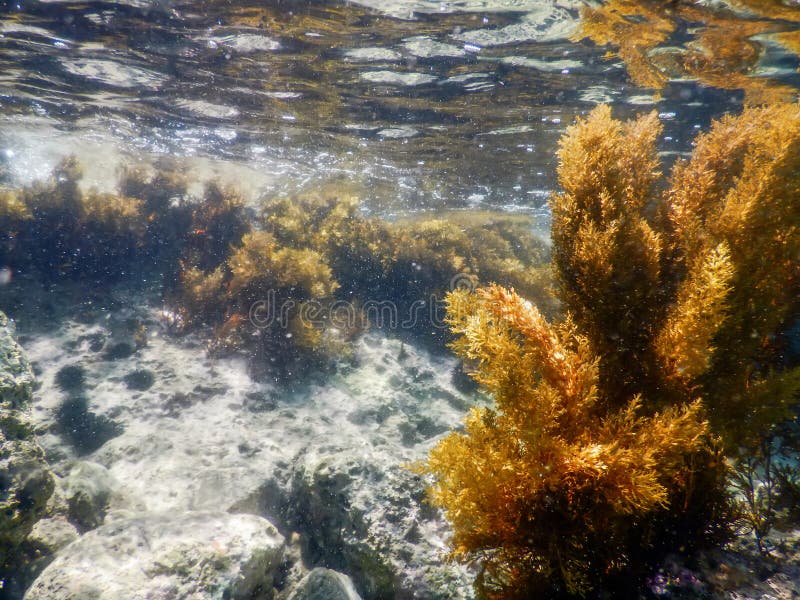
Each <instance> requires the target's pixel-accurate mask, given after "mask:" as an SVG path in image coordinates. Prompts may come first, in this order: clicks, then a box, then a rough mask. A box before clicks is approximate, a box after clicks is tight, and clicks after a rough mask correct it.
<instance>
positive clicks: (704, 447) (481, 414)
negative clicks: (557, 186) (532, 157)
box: [417, 104, 800, 598]
mask: <svg viewBox="0 0 800 600" xmlns="http://www.w3.org/2000/svg"><path fill="white" fill-rule="evenodd" d="M660 130H661V126H660V123H659V121H658V119H657V118H656V116H655V114H650V115H644V116H641V117H639V118H638V119H636V120H633V121H630V122H625V123H623V122H619V121H616V120H615V119H613V118H612V116H611V111H610V109H609V108H608V107H598V108H597V109H595V110H594V111H592V113H591V114H590V115H589V116H588V117H587V118H585V119H582V120H579V122H578V123H577V124H576V125H574V126H572V127H570V128H569V129H568V130H567V132H566V134H565V136H564V138H563V139H562V141H561V146H560V150H559V159H560V162H559V179H560V182H561V185H562V188H563V192H562V193H559V194H554V195H553V196H552V197H551V199H550V205H551V208H552V211H553V226H552V241H553V247H552V254H553V267H554V271H555V276H556V281H557V285H558V296H559V298H560V300H561V301H562V303H563V308H564V314H563V316H561V317H560V318H557V319H549V320H548V319H547V318H546V317H545V316H544V315H543V314H542V312H541V311H540V310H539V309H538V308H537V307H536V306H535V305H534V304H533V303H531V302H530V301H529V300H527V299H524V298H523V297H522V296H521V295H520V294H519V293H517V292H516V291H513V290H508V289H506V288H503V287H500V286H496V285H495V286H489V287H486V288H481V289H479V290H478V291H477V293H470V292H469V291H468V290H457V291H454V292H452V293H451V294H450V295H449V296H448V321H449V324H450V326H451V328H452V329H453V331H454V332H455V333H456V334H457V335H458V338H457V339H456V341H455V342H454V343H453V348H454V350H455V351H456V353H457V354H458V355H460V356H461V357H462V358H463V359H464V360H465V362H466V363H467V364H468V365H471V367H472V375H473V377H474V378H475V380H476V381H477V382H478V383H479V384H481V385H482V386H484V387H485V388H486V389H487V390H488V391H489V392H490V393H491V394H492V395H493V397H494V399H495V405H494V406H493V407H489V408H482V409H473V411H472V412H471V413H470V415H469V416H468V417H467V419H466V422H465V431H464V432H463V433H461V432H452V433H451V434H450V435H448V436H446V437H445V438H444V439H443V440H442V441H441V442H440V443H439V445H438V446H437V447H435V448H434V449H433V450H432V451H431V453H430V456H429V458H428V460H427V461H426V462H425V463H422V464H420V465H417V468H418V470H419V471H421V472H423V473H427V474H429V475H432V476H433V478H434V483H433V485H432V487H431V488H430V498H431V501H432V502H433V504H434V505H436V506H439V507H441V508H443V509H444V510H445V513H446V515H447V517H448V519H449V520H450V522H451V524H452V526H453V542H452V544H453V551H452V556H453V557H454V558H455V559H458V560H461V561H465V562H476V563H477V564H478V565H479V575H478V577H477V579H476V587H477V589H478V591H479V592H480V594H481V595H482V596H483V597H488V598H525V597H532V596H537V597H538V595H542V596H549V597H551V596H564V595H566V596H573V595H577V596H585V595H587V594H589V593H591V592H593V591H596V590H598V589H600V588H602V589H605V590H614V593H619V594H634V593H635V589H634V588H635V585H634V583H633V582H635V581H641V578H642V576H644V575H645V574H646V573H647V572H648V570H650V569H652V568H653V567H654V565H657V564H658V562H659V560H661V558H662V557H663V556H664V554H665V553H666V552H670V551H676V550H677V549H678V548H680V549H681V550H682V551H684V552H687V553H688V552H691V551H693V550H696V549H698V548H701V547H703V546H704V545H706V544H712V543H718V542H720V541H722V540H724V539H726V538H727V536H729V535H730V534H731V531H732V525H733V524H734V522H735V521H736V519H737V516H738V515H739V514H741V510H740V508H738V507H737V506H736V504H735V502H734V500H733V498H732V497H731V495H730V492H729V489H728V485H727V482H728V481H729V478H730V477H731V471H730V469H729V466H728V463H729V461H728V460H727V459H728V458H732V459H733V460H734V461H735V460H736V459H737V457H738V458H739V459H741V458H742V457H743V456H744V457H747V456H756V453H757V445H758V443H759V441H760V440H763V439H764V436H766V435H768V432H769V431H770V428H772V427H774V425H775V424H777V423H780V422H781V421H783V420H784V419H786V418H788V417H789V416H790V413H789V408H790V407H791V406H792V404H796V403H797V400H798V391H800V369H798V368H796V367H793V366H792V365H791V364H786V362H785V360H784V359H783V355H782V352H781V349H780V347H779V345H778V344H777V343H776V340H779V339H780V337H781V336H780V333H781V332H783V331H786V330H788V328H789V327H791V325H792V323H793V321H794V316H796V314H797V309H798V298H800V286H798V276H799V275H800V271H799V270H798V261H797V258H798V256H800V227H798V224H799V223H798V218H800V206H798V202H800V188H798V183H797V181H798V179H797V173H798V171H800V108H798V107H797V106H796V105H788V104H787V105H784V104H779V105H774V106H770V107H767V108H761V109H748V110H745V112H744V113H743V114H742V115H740V116H738V117H725V118H723V119H721V120H720V121H718V122H716V123H714V124H713V126H712V128H711V130H710V132H709V133H707V134H705V135H702V136H700V137H699V139H698V140H697V144H696V147H695V151H694V153H693V156H692V158H691V159H690V160H689V161H687V162H683V163H679V164H677V165H676V166H675V167H674V169H673V172H672V176H671V179H670V180H669V181H668V182H664V181H663V180H662V178H661V175H660V172H659V161H658V155H657V152H656V147H655V142H656V139H657V136H658V135H659V133H660ZM751 462H752V461H751ZM747 464H750V463H747ZM751 466H753V465H752V464H751ZM752 487H753V486H751V488H752ZM751 500H752V502H751V505H752V507H753V508H754V510H752V511H750V512H751V514H752V515H753V519H754V520H753V519H751V521H752V522H753V523H754V524H755V527H756V529H757V531H756V533H757V534H758V535H759V536H762V535H763V534H764V533H765V532H766V531H767V530H768V528H769V525H770V524H771V523H772V519H773V515H772V514H771V513H769V512H768V511H767V512H764V511H760V510H759V507H760V506H761V504H763V502H761V501H760V500H759V499H758V498H756V497H755V496H753V497H752V498H751ZM767 500H769V502H767V503H768V504H769V503H771V500H770V499H767ZM759 539H761V538H759Z"/></svg>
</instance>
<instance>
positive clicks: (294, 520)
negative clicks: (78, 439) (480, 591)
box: [287, 446, 472, 600]
mask: <svg viewBox="0 0 800 600" xmlns="http://www.w3.org/2000/svg"><path fill="white" fill-rule="evenodd" d="M291 485H292V490H291V497H290V499H289V502H288V504H287V519H288V524H289V526H290V527H292V528H293V529H295V530H297V531H299V532H300V533H301V534H302V536H303V542H304V557H305V558H306V560H307V561H308V562H309V564H311V565H324V566H327V567H330V568H333V569H336V570H339V571H342V572H345V573H348V574H349V575H350V576H351V577H352V578H353V580H354V582H355V585H356V587H357V589H358V591H359V593H360V594H361V595H362V596H363V597H364V598H426V599H430V600H436V599H441V600H444V599H458V598H462V599H463V598H472V587H471V577H470V576H469V574H468V573H467V572H466V571H465V570H464V569H463V568H461V567H459V566H457V565H452V564H449V563H447V562H446V561H445V560H444V556H445V554H446V546H445V542H444V540H445V538H446V535H447V529H446V527H447V526H446V524H445V523H444V522H443V520H442V519H441V517H440V515H439V514H438V513H437V512H435V511H433V510H431V509H430V508H428V507H427V506H426V505H425V504H424V503H423V498H424V486H423V483H422V481H420V480H419V478H417V477H415V476H414V475H413V474H411V473H410V472H408V471H407V470H406V469H404V468H403V467H402V466H401V465H398V464H397V462H396V461H395V460H394V459H393V457H391V456H381V455H380V454H378V453H376V454H375V455H372V456H369V457H367V456H361V457H359V456H356V455H354V453H353V452H352V451H350V452H345V451H343V450H342V449H337V448H336V447H334V446H329V447H325V446H321V447H319V448H317V449H313V450H309V451H308V452H307V453H306V454H305V455H304V456H301V457H299V458H298V460H297V465H296V466H295V471H294V475H293V478H292V484H291Z"/></svg>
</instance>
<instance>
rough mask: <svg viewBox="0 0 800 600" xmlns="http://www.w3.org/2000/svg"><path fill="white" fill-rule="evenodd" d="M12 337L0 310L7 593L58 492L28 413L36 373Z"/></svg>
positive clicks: (2, 535) (1, 540)
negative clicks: (29, 539) (27, 540)
mask: <svg viewBox="0 0 800 600" xmlns="http://www.w3.org/2000/svg"><path fill="white" fill-rule="evenodd" d="M14 333H15V332H14V326H13V323H12V322H11V321H9V320H8V318H7V317H6V316H5V315H4V314H3V313H2V312H0V583H3V582H4V585H2V586H0V588H6V589H9V588H13V587H14V586H16V585H19V583H15V581H14V580H15V579H16V578H15V577H13V575H14V574H15V573H18V572H19V571H20V568H21V565H22V564H24V563H25V562H26V560H27V557H26V556H25V555H24V553H23V552H21V551H20V548H21V546H22V544H23V542H24V541H25V538H26V537H27V536H28V534H29V533H30V531H31V529H32V528H33V526H34V525H35V523H36V522H37V521H38V520H39V519H40V518H42V516H43V515H44V514H45V511H46V508H47V501H48V499H49V498H50V496H51V495H52V493H53V488H54V480H53V476H52V474H51V472H50V469H49V468H48V467H47V464H46V463H45V460H44V452H43V450H42V448H41V447H40V446H39V444H38V442H37V441H36V438H35V436H34V432H33V423H32V421H31V418H30V415H29V414H28V404H29V402H30V400H31V394H32V389H33V371H32V370H31V366H30V363H29V362H28V360H27V358H26V357H25V354H24V353H23V351H22V348H20V346H19V344H17V342H16V341H15V339H14Z"/></svg>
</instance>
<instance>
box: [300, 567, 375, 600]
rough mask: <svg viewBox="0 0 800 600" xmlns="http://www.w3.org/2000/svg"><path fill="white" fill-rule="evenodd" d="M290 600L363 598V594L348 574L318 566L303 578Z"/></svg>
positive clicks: (356, 599)
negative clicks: (361, 594)
mask: <svg viewBox="0 0 800 600" xmlns="http://www.w3.org/2000/svg"><path fill="white" fill-rule="evenodd" d="M288 600H361V596H359V595H358V592H356V588H355V586H353V581H352V580H351V579H350V578H349V577H348V576H347V575H343V574H341V573H337V572H336V571H332V570H330V569H322V568H319V567H318V568H316V569H314V570H313V571H311V573H309V574H308V575H306V576H305V578H303V580H302V581H301V582H300V583H299V584H298V585H297V587H296V588H294V590H293V591H292V593H291V594H289V598H288Z"/></svg>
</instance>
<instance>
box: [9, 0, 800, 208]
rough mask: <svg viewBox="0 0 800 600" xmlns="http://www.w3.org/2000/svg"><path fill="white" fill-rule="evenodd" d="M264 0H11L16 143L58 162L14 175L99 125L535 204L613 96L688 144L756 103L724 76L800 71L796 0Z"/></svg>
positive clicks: (384, 204)
mask: <svg viewBox="0 0 800 600" xmlns="http://www.w3.org/2000/svg"><path fill="white" fill-rule="evenodd" d="M264 4H266V3H263V2H253V1H252V0H246V1H243V2H235V3H230V2H216V1H205V2H201V1H176V2H169V3H166V2H143V1H135V2H131V1H128V0H124V1H122V2H99V3H98V2H80V1H78V2H70V3H69V4H63V3H57V2H52V3H51V2H20V3H13V2H6V3H5V4H2V5H0V6H3V9H2V10H3V12H2V13H0V107H1V108H2V116H0V146H2V148H3V149H10V150H12V151H14V152H15V153H16V154H15V156H17V157H25V156H28V157H31V158H34V157H38V158H39V159H41V160H44V161H45V162H46V163H49V164H46V165H44V166H42V167H40V166H39V165H34V164H27V165H26V164H14V165H12V172H13V173H14V174H17V175H20V176H21V177H22V178H25V177H26V176H28V177H29V176H32V175H33V174H34V173H35V172H37V171H38V170H43V171H47V170H48V169H49V168H50V166H52V163H53V162H55V160H56V158H57V156H60V155H62V154H64V153H66V152H75V151H78V153H80V152H81V151H83V150H85V143H84V142H83V141H79V140H85V139H86V138H87V137H89V138H93V139H94V140H95V142H97V143H100V144H105V145H107V146H110V147H114V148H115V149H116V152H117V153H118V155H119V157H120V160H122V161H128V160H138V158H139V157H141V155H142V154H143V153H144V154H147V153H152V154H154V155H160V154H169V155H173V156H179V157H189V158H191V157H203V158H212V159H222V160H225V161H233V162H242V163H246V164H248V165H249V167H250V168H252V169H255V170H257V171H260V172H262V173H263V176H262V177H261V180H262V183H263V182H266V183H264V185H265V186H266V187H268V188H275V187H278V188H280V187H284V188H285V187H290V188H291V187H296V186H299V185H302V184H304V183H307V182H309V181H311V180H314V179H315V178H325V177H327V176H330V175H344V176H347V177H348V178H350V179H353V180H356V181H359V182H361V183H362V184H363V185H364V186H365V189H369V190H370V192H371V193H370V203H371V206H372V208H374V209H375V210H378V211H385V212H396V211H406V210H417V209H422V208H433V207H442V206H450V207H464V206H469V207H472V208H481V207H488V206H495V207H497V206H513V207H517V208H524V207H529V208H535V207H538V206H541V202H542V199H543V198H544V196H545V194H546V191H547V190H548V189H550V188H552V187H553V186H554V180H553V179H552V176H553V173H554V165H553V162H552V161H553V156H554V149H555V143H556V141H557V139H558V137H559V136H560V135H561V133H562V132H563V129H564V127H565V126H566V125H567V124H568V123H569V122H571V121H572V119H573V117H574V116H575V115H576V114H581V113H583V112H585V111H586V110H587V109H589V108H590V107H591V106H593V105H594V104H596V103H599V102H615V103H617V104H619V105H620V106H622V107H625V106H628V107H629V108H628V109H624V110H623V111H622V112H630V111H631V110H633V108H634V107H638V106H640V105H642V104H645V105H654V106H656V107H657V108H658V110H659V112H661V113H664V114H673V113H674V117H673V118H672V119H670V121H669V123H668V124H667V131H666V136H665V138H664V140H662V149H663V150H664V151H665V152H667V153H676V152H682V151H686V150H687V149H688V142H687V140H688V139H689V137H690V136H689V134H690V133H692V132H693V131H694V128H695V126H696V125H699V126H701V127H702V126H704V125H705V124H707V123H708V121H709V120H710V119H711V118H712V117H713V116H715V115H717V114H719V113H720V112H723V111H726V110H731V109H736V108H737V106H739V105H740V104H741V102H742V101H743V98H742V95H741V93H738V92H734V93H729V92H725V93H721V92H720V90H730V89H736V90H739V89H743V90H746V94H747V100H748V101H750V102H753V101H760V100H763V99H769V98H772V97H774V96H780V97H784V96H787V95H796V90H797V87H798V76H797V67H798V61H797V57H796V54H795V53H796V51H797V49H798V46H800V38H798V32H797V23H798V21H800V18H798V14H797V13H798V11H800V9H797V8H794V7H791V6H788V5H783V4H780V3H778V2H769V1H768V0H761V1H757V0H747V2H744V0H741V1H739V2H736V3H731V5H730V6H731V8H724V9H714V10H712V9H711V8H709V7H707V6H705V5H696V4H695V3H689V2H670V3H663V2H656V1H655V0H652V1H649V0H648V1H644V2H633V0H612V1H610V2H608V3H605V4H602V5H596V4H595V3H591V5H589V4H585V3H584V2H580V1H578V0H569V1H566V0H558V1H556V0H553V1H543V0H528V1H524V0H500V1H490V0H486V1H478V0H465V1H463V2H434V1H410V0H395V1H392V2H386V1H384V0H381V1H377V0H363V1H359V2H350V3H327V2H299V1H294V2H281V3H269V5H267V6H265V5H264ZM609 49H610V50H611V51H612V52H613V53H614V55H613V56H612V55H607V52H608V51H609ZM656 90H658V91H659V92H660V96H658V97H654V91H656ZM20 115H24V116H25V120H22V121H21V120H20ZM32 121H33V122H35V127H34V129H36V130H41V129H48V128H50V129H51V130H52V135H50V136H38V135H33V134H31V132H30V129H31V122H32ZM42 137H44V139H42ZM34 144H36V145H37V146H36V148H35V150H33V149H31V147H32V146H33V145H34ZM42 144H44V145H42ZM12 162H13V161H12ZM84 162H86V161H84ZM100 171H101V172H105V171H108V169H102V170H100ZM110 173H111V174H112V175H113V169H111V171H110ZM98 177H102V175H101V174H100V175H98ZM110 179H112V178H110ZM272 191H274V190H272Z"/></svg>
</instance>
